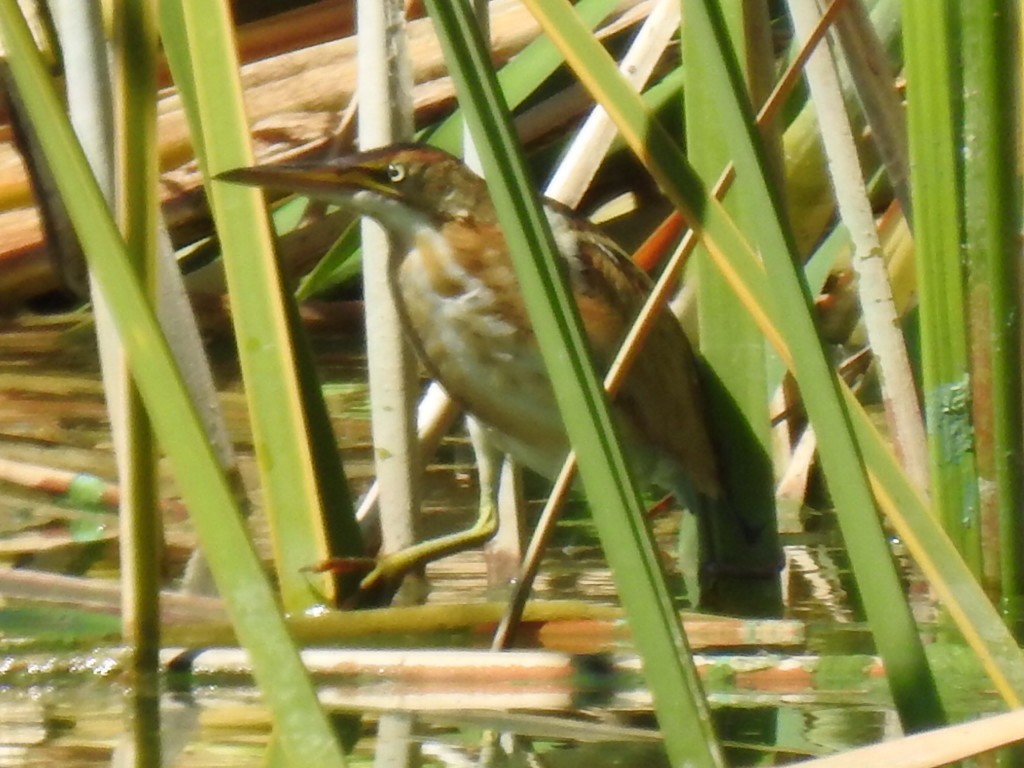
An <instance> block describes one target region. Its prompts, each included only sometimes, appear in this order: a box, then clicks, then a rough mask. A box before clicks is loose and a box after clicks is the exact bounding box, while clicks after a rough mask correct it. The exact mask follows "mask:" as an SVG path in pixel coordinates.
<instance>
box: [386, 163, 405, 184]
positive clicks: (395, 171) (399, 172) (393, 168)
mask: <svg viewBox="0 0 1024 768" xmlns="http://www.w3.org/2000/svg"><path fill="white" fill-rule="evenodd" d="M407 173H408V170H407V169H406V167H405V166H404V165H402V164H401V163H388V167H387V174H388V181H390V182H392V183H393V184H397V183H398V182H400V181H402V179H404V178H405V176H406V174H407Z"/></svg>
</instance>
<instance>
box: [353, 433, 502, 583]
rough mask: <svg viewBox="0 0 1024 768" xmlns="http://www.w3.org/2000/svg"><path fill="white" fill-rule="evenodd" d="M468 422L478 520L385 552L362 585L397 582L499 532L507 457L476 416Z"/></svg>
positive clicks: (475, 545) (481, 542) (474, 545)
mask: <svg viewBox="0 0 1024 768" xmlns="http://www.w3.org/2000/svg"><path fill="white" fill-rule="evenodd" d="M467 426H468V427H469V434H470V438H471V439H472V442H473V449H474V452H475V453H476V463H477V468H478V476H479V481H480V509H479V512H478V514H477V519H476V522H475V523H473V525H472V526H471V527H470V528H467V529H466V530H464V531H458V532H456V533H450V534H448V535H446V536H439V537H437V538H436V539H429V540H427V541H422V542H420V543H419V544H414V545H413V546H411V547H406V548H405V549H403V550H400V551H398V552H394V553H392V554H389V555H384V556H382V557H381V558H380V559H379V560H378V561H377V566H376V567H375V568H374V569H373V570H372V571H370V573H369V574H368V575H367V576H366V578H364V579H363V580H362V582H361V583H360V588H361V589H364V590H367V589H371V588H373V587H374V586H376V585H377V584H378V583H380V582H381V581H382V580H384V581H389V582H397V581H398V579H400V578H401V577H402V576H404V575H405V574H406V573H408V572H409V571H412V570H414V569H416V568H419V567H420V566H422V565H426V564H427V563H430V562H433V561H434V560H440V559H441V558H442V557H447V556H448V555H453V554H455V553H456V552H462V551H463V550H466V549H471V548H473V547H477V546H480V545H481V544H483V543H484V542H486V541H487V540H488V539H490V538H491V537H492V536H494V534H495V533H496V532H497V530H498V479H499V476H500V475H499V473H500V471H501V463H502V461H503V458H504V457H503V455H502V454H501V453H500V452H499V451H497V450H495V448H494V447H493V446H492V445H491V444H490V442H489V441H488V439H487V436H486V434H485V433H484V430H483V428H482V427H480V426H479V425H478V424H477V423H476V422H475V421H474V420H473V419H467Z"/></svg>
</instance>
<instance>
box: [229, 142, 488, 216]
mask: <svg viewBox="0 0 1024 768" xmlns="http://www.w3.org/2000/svg"><path fill="white" fill-rule="evenodd" d="M217 178H218V179H221V180H224V181H230V182H237V183H241V184H249V185H253V186H260V187H269V188H274V189H281V190H286V191H289V192H297V193H300V194H304V195H308V196H310V197H314V198H317V199H321V200H327V201H330V202H335V203H338V204H340V205H342V206H345V207H347V208H351V209H352V210H355V211H357V212H359V213H362V214H365V215H367V216H372V217H373V218H376V219H378V220H379V221H380V222H381V223H382V224H383V225H384V226H385V227H387V228H388V229H391V230H392V231H394V232H395V233H396V234H402V233H403V232H404V231H408V230H409V229H410V228H414V227H419V226H423V225H428V226H430V225H433V226H438V225H440V224H442V223H444V222H445V221H449V220H453V219H459V220H468V219H472V218H485V219H487V220H493V218H494V210H493V205H492V204H491V199H490V196H489V195H488V193H487V187H486V185H485V184H484V181H483V179H481V178H480V177H479V176H477V175H476V174H475V173H473V172H472V171H471V170H470V169H469V168H468V167H466V165H465V164H464V163H463V162H462V161H461V160H459V159H458V158H457V157H455V156H453V155H450V154H448V153H447V152H444V151H443V150H440V149H435V148H433V147H428V146H423V145H419V144H394V145H391V146H387V147H381V148H380V149H373V150H369V151H367V152H360V153H357V154H354V155H348V156H345V157H340V158H338V159H335V160H331V161H328V162H325V163H318V164H309V163H307V164H280V165H257V166H252V167H249V168H236V169H234V170H231V171H227V172H226V173H222V174H220V175H219V176H218V177H217Z"/></svg>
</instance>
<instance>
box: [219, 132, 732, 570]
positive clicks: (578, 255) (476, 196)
mask: <svg viewBox="0 0 1024 768" xmlns="http://www.w3.org/2000/svg"><path fill="white" fill-rule="evenodd" d="M220 178H222V179H225V180H228V181H236V182H242V183H246V184H254V185H259V186H266V187H274V188H278V189H283V190H289V191H293V192H300V193H302V194H306V195H310V196H312V197H316V198H321V199H325V200H329V201H332V202H335V203H338V204H340V205H342V206H345V207H348V208H350V209H352V210H353V211H357V212H359V213H361V214H363V215H366V216H371V217H373V218H374V219H377V220H378V221H379V222H380V223H381V224H382V225H383V226H384V227H385V228H386V229H387V230H388V231H389V232H390V234H391V236H392V240H393V246H392V249H391V251H390V255H389V256H388V258H390V259H391V261H390V263H389V264H388V273H389V275H390V284H391V288H392V291H393V293H394V297H395V301H396V302H397V305H398V310H399V314H400V316H401V318H402V323H403V326H404V328H405V331H406V333H407V334H408V336H409V339H410V341H411V342H412V345H413V346H414V347H415V349H416V352H417V353H418V355H419V357H420V359H421V360H422V362H423V364H424V365H425V367H426V368H427V369H428V371H429V372H430V374H431V375H432V376H433V377H435V378H436V379H437V380H438V381H439V382H440V383H441V384H442V385H443V386H444V388H445V389H446V390H448V392H449V394H451V396H452V397H453V398H454V399H455V400H456V401H458V402H459V403H461V405H462V406H463V407H464V408H465V410H466V411H467V412H468V413H469V414H471V415H473V416H474V417H475V418H476V420H477V421H478V422H479V423H480V424H481V425H482V426H483V429H484V430H485V432H486V435H487V437H488V439H489V441H490V442H491V443H492V444H493V445H494V446H495V447H497V448H499V449H500V450H502V451H505V452H506V453H508V454H510V455H512V456H513V457H515V458H516V459H517V460H518V461H520V462H521V463H523V464H524V465H526V466H527V467H530V468H531V469H533V470H535V471H537V472H540V473H541V474H544V475H547V476H549V477H551V476H553V475H554V474H556V473H557V472H558V470H559V468H560V467H561V464H562V462H563V460H564V458H565V456H566V454H567V452H568V448H569V446H568V440H567V438H566V434H565V429H564V427H563V425H562V420H561V417H560V415H559V411H558V407H557V405H556V403H555V398H554V394H553V392H552V389H551V384H550V381H549V379H548V373H547V370H546V368H545V365H544V361H543V360H542V359H541V355H540V350H539V348H538V345H537V341H536V339H535V338H534V334H533V330H532V328H531V325H530V319H529V317H528V316H527V313H526V307H525V305H524V303H523V297H522V295H521V294H520V291H519V284H518V282H517V281H516V275H515V272H514V270H513V267H512V261H511V259H510V256H509V253H508V249H507V246H506V243H505V238H504V236H503V235H502V231H501V228H500V227H499V225H498V220H497V215H496V212H495V209H494V205H493V203H492V202H491V197H490V195H489V194H488V191H487V186H486V184H485V183H484V181H483V179H481V178H480V177H479V176H477V175H476V174H475V173H473V172H472V171H471V170H470V169H469V168H467V167H466V166H465V165H464V164H463V163H462V161H460V160H459V159H458V158H456V157H453V156H452V155H450V154H448V153H446V152H443V151H441V150H438V149H433V148H430V147H426V146H419V145H408V144H401V145H395V146H390V147H385V148H382V149H376V150H372V151H369V152H364V153H361V154H356V155H352V156H349V157H344V158H340V159H338V160H333V161H331V162H328V163H324V164H322V165H317V166H308V165H306V166H303V165H267V166H257V167H252V168H240V169H237V170H234V171H229V172H228V173H225V174H223V175H222V176H221V177H220ZM545 206H546V211H547V216H548V221H549V222H550V224H551V228H552V230H553V233H554V235H555V241H556V244H557V246H558V248H559V251H560V252H561V256H562V258H563V259H564V260H565V267H566V269H565V274H566V277H567V279H568V282H569V285H570V287H571V290H572V293H573V296H574V298H575V300H576V304H577V306H578V308H579V312H580V316H581V317H582V320H583V324H584V326H585V328H586V333H587V337H588V338H589V341H590V346H591V349H592V351H593V355H594V360H595V362H596V364H597V365H598V366H599V367H607V366H608V365H609V364H610V363H611V361H612V358H613V357H614V355H615V353H616V351H617V349H618V346H619V344H620V342H621V341H622V339H623V337H624V336H625V334H626V332H627V330H628V328H629V324H630V322H631V321H632V320H633V318H634V317H635V316H636V315H637V313H638V312H639V310H640V307H641V306H642V304H643V302H644V300H645V298H646V297H647V295H648V293H649V291H650V281H649V280H648V278H647V276H646V275H645V274H644V273H643V272H641V271H640V270H639V269H637V268H636V267H635V266H634V265H633V263H632V262H631V261H630V260H629V258H628V257H627V256H626V255H625V254H624V253H623V252H622V251H621V250H620V249H619V248H618V247H617V246H616V245H615V244H614V243H613V242H611V241H610V240H609V239H608V238H607V237H606V236H604V235H603V234H602V233H601V232H600V231H599V230H597V229H596V228H595V227H594V226H592V225H591V224H590V223H589V222H587V221H586V220H584V219H582V218H580V217H577V216H575V215H574V214H573V213H572V212H571V211H570V210H569V209H567V208H565V207H564V206H562V205H559V204H558V203H555V202H553V201H545ZM374 256H375V254H367V255H366V258H374ZM614 405H615V413H616V416H617V421H618V424H617V426H618V427H619V432H620V435H621V437H622V439H623V442H624V446H625V449H626V451H627V453H628V455H629V456H630V458H631V462H632V466H633V469H634V471H635V473H636V476H637V477H638V478H639V479H641V480H643V481H645V482H647V483H651V484H654V485H657V486H660V487H662V488H663V489H664V490H668V491H671V492H672V493H673V494H674V495H675V496H676V498H677V500H678V501H680V502H681V503H683V504H684V505H686V506H687V507H688V508H690V509H691V510H692V511H694V512H697V513H700V512H701V510H702V509H704V508H706V507H708V506H709V503H710V502H713V501H714V500H716V499H717V498H718V497H719V496H720V494H721V488H720V485H719V478H718V470H717V467H716V463H715V458H714V451H713V449H712V443H711V439H710V436H709V433H708V429H707V425H706V422H705V418H706V416H705V411H704V406H703V402H702V397H701V393H700V386H699V382H698V374H697V369H696V366H695V362H694V355H693V351H692V349H691V347H690V344H689V342H688V341H687V338H686V336H685V335H684V333H683V331H682V329H681V328H680V326H679V323H678V322H677V321H676V318H675V317H674V316H673V315H672V314H671V313H670V312H668V310H663V311H662V312H661V313H660V316H659V318H658V320H657V323H656V325H655V327H654V329H653V330H652V332H651V333H650V335H649V337H648V339H647V341H646V344H645V346H644V348H643V350H642V351H641V352H640V354H639V355H638V356H637V358H636V360H635V362H634V365H633V368H632V370H631V372H630V375H629V377H628V379H627V381H626V382H625V383H624V384H623V386H622V388H621V390H620V392H619V394H618V396H617V397H616V399H615V403H614ZM483 491H484V489H482V497H481V498H482V501H481V509H480V517H479V519H478V521H477V523H476V524H475V525H474V526H473V527H472V528H471V529H469V530H468V531H465V532H463V533H461V534H453V535H452V536H448V537H444V539H442V540H433V541H426V542H422V543H420V544H417V545H416V546H415V547H413V548H412V550H406V551H404V552H402V553H397V554H396V555H392V556H389V557H388V558H384V559H382V560H381V561H380V563H379V565H378V567H377V569H376V570H375V571H374V572H373V573H372V574H371V575H370V576H369V577H367V580H366V581H364V585H367V584H369V583H372V582H374V581H376V580H377V579H379V578H380V577H382V576H389V575H394V574H397V573H404V572H405V571H407V570H408V569H409V568H410V567H412V566H413V565H416V564H419V563H422V562H427V561H429V560H431V559H436V558H437V557H439V556H441V555H443V554H448V553H451V552H452V551H455V550H456V549H459V548H464V547H467V546H472V545H474V544H475V543H478V542H481V541H483V540H485V539H486V538H488V537H490V536H491V535H492V534H493V533H494V531H495V529H496V527H497V515H496V513H495V505H496V501H495V498H494V496H493V494H492V493H484V492H483Z"/></svg>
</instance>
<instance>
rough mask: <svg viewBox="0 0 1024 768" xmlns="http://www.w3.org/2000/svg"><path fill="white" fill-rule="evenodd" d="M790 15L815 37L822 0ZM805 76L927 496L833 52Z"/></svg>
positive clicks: (916, 413)
mask: <svg viewBox="0 0 1024 768" xmlns="http://www.w3.org/2000/svg"><path fill="white" fill-rule="evenodd" d="M789 9H790V14H791V15H792V17H793V25H794V27H795V30H796V33H797V36H798V37H799V38H806V37H808V36H809V35H810V33H811V31H812V30H813V29H814V26H815V24H816V23H817V21H818V17H819V14H818V8H817V4H816V3H815V0H789ZM805 74H806V75H807V80H808V84H809V85H810V89H811V97H812V98H813V100H814V105H815V108H816V110H817V113H818V119H819V121H820V123H821V131H822V141H823V143H824V146H825V154H826V156H827V158H828V166H829V172H830V174H831V176H832V183H833V185H834V187H835V191H836V201H837V203H838V205H839V215H840V217H841V218H842V221H843V224H845V225H846V228H847V229H848V230H849V232H850V238H851V239H852V240H853V247H854V253H853V268H854V271H855V272H856V273H857V279H858V280H857V282H858V290H859V293H860V303H861V310H862V312H863V315H864V325H865V328H866V329H867V335H868V340H869V342H870V343H871V349H872V351H873V352H874V355H875V359H876V360H877V361H878V369H879V372H880V378H881V385H882V395H883V398H884V400H885V404H886V413H887V414H888V416H889V420H890V424H891V426H892V429H893V434H894V436H895V438H896V442H897V445H898V446H899V451H900V454H901V456H902V458H903V462H904V465H905V467H906V469H907V473H908V475H909V476H910V477H911V478H912V479H913V481H914V483H915V484H916V485H917V487H918V488H919V489H921V490H922V491H926V490H927V488H928V460H927V447H926V445H927V444H926V441H925V434H924V422H923V421H922V419H921V411H920V407H919V405H918V401H917V391H916V389H915V387H914V380H913V376H912V374H911V370H910V360H909V358H908V357H907V348H906V344H905V342H904V339H903V334H902V332H901V331H900V326H899V316H898V314H897V312H896V305H895V303H894V302H893V297H892V286H891V285H890V283H889V276H888V273H887V272H886V268H885V261H884V259H883V257H882V246H881V243H880V242H879V239H878V230H877V228H876V226H875V218H874V215H873V214H872V211H871V204H870V202H869V200H868V196H867V189H866V187H865V184H864V177H863V173H862V171H861V167H860V161H859V159H858V157H857V147H856V144H855V142H854V139H853V133H852V130H851V128H850V123H849V119H848V117H847V114H846V107H845V104H844V103H843V97H842V93H841V91H840V88H839V77H838V75H837V73H836V70H835V65H834V62H833V60H832V57H831V55H830V54H829V52H828V51H827V49H823V48H821V47H820V46H819V48H818V49H817V50H816V51H815V52H814V53H813V54H812V55H811V58H810V59H809V60H808V62H807V67H806V69H805Z"/></svg>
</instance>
